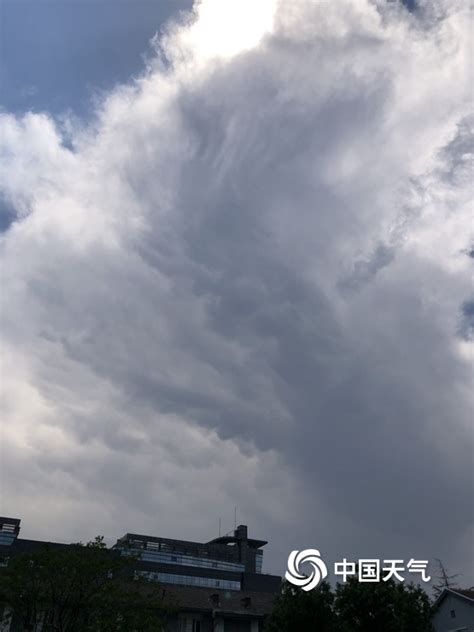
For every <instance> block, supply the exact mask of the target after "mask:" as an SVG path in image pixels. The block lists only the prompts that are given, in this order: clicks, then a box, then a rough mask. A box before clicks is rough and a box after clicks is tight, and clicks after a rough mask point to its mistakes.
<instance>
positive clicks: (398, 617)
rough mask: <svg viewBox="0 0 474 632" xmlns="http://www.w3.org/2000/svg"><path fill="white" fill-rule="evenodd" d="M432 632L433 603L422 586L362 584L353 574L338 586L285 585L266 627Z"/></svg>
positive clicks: (288, 631) (277, 631) (276, 630)
mask: <svg viewBox="0 0 474 632" xmlns="http://www.w3.org/2000/svg"><path fill="white" fill-rule="evenodd" d="M296 630H305V632H306V631H307V632H380V631H381V630H383V631H384V632H431V631H432V626H431V603H430V600H429V598H428V595H427V594H426V593H425V591H424V590H423V589H422V588H420V587H419V586H415V585H413V584H409V585H406V584H402V583H396V582H394V581H393V580H389V581H387V582H378V583H360V582H358V581H357V580H356V579H354V578H351V579H349V580H348V581H347V583H344V584H338V585H337V587H336V589H335V590H332V589H331V587H330V585H329V584H328V583H326V582H323V583H322V584H321V585H320V586H319V587H318V588H317V589H316V590H313V591H310V592H304V591H302V590H301V589H299V588H296V587H294V586H291V585H290V584H288V583H285V584H284V587H283V590H282V593H281V595H280V596H279V597H278V599H277V602H276V605H275V608H274V610H273V612H272V614H271V616H270V617H269V619H268V621H267V624H266V627H265V632H295V631H296Z"/></svg>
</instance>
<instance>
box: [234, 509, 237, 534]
mask: <svg viewBox="0 0 474 632" xmlns="http://www.w3.org/2000/svg"><path fill="white" fill-rule="evenodd" d="M234 529H237V506H235V507H234Z"/></svg>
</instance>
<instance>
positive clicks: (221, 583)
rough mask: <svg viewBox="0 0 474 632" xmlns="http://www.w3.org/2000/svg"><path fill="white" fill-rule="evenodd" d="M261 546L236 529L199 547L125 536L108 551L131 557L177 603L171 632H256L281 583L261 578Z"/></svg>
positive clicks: (262, 542) (139, 570)
mask: <svg viewBox="0 0 474 632" xmlns="http://www.w3.org/2000/svg"><path fill="white" fill-rule="evenodd" d="M265 544H267V542H266V541H265V540H255V539H252V538H249V537H248V533H247V527H246V526H245V525H240V526H238V527H237V528H236V529H235V531H234V532H233V533H232V534H231V535H224V536H222V537H219V538H215V539H213V540H210V541H209V542H205V543H202V542H191V541H186V540H173V539H169V538H160V537H154V536H145V535H137V534H133V533H127V534H126V535H124V536H123V537H122V538H120V539H119V540H118V541H117V543H116V544H115V546H114V547H113V549H114V550H120V552H121V554H122V555H133V556H136V557H137V558H138V559H139V562H138V563H137V569H136V572H137V573H138V574H139V575H140V576H142V577H145V578H146V579H149V580H151V581H158V582H160V583H161V584H163V585H164V586H167V587H168V588H167V590H168V592H169V594H170V596H172V597H173V598H175V599H176V600H177V601H178V602H179V603H180V604H181V606H182V612H180V614H179V615H178V617H177V621H176V622H175V623H176V625H175V626H174V628H173V629H176V630H179V632H208V631H209V632H211V630H212V631H214V632H228V631H229V632H250V631H251V632H257V631H258V630H259V629H260V628H261V627H262V626H261V622H262V621H263V619H264V617H265V615H266V614H268V612H269V611H270V610H271V607H272V603H273V600H274V597H275V594H276V593H277V592H278V590H279V588H280V584H281V578H280V577H277V576H273V575H264V574H262V566H263V551H262V547H263V546H265Z"/></svg>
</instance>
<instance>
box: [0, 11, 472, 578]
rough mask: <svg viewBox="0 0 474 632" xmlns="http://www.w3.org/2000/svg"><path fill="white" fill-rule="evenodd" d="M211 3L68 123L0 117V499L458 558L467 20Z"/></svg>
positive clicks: (279, 554) (279, 540)
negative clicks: (86, 113) (88, 116)
mask: <svg viewBox="0 0 474 632" xmlns="http://www.w3.org/2000/svg"><path fill="white" fill-rule="evenodd" d="M222 6H223V5H222V3H221V2H218V3H216V2H214V1H213V0H212V1H208V2H203V3H201V4H200V5H199V7H198V8H197V9H196V11H195V14H194V17H193V16H188V18H187V19H186V20H185V23H183V24H182V25H181V26H175V27H174V28H170V29H168V31H167V35H166V36H165V37H164V39H162V41H161V47H162V51H161V52H158V53H157V58H156V60H152V61H151V62H150V64H149V68H148V69H147V72H146V73H145V74H144V75H143V76H142V77H141V78H140V79H139V80H137V81H136V82H135V83H133V84H130V85H128V86H122V87H120V88H118V89H117V90H115V91H114V92H113V93H111V94H110V95H109V96H108V97H107V98H106V99H105V100H104V102H103V103H102V104H101V105H100V107H99V109H98V111H97V116H96V119H95V120H94V121H91V122H90V123H89V124H87V125H85V126H84V127H82V128H81V127H79V126H76V125H75V124H73V123H71V124H70V126H69V128H65V127H64V126H61V125H60V124H59V123H55V122H54V121H53V120H52V119H51V118H50V117H48V116H47V115H38V114H28V115H26V116H25V117H23V118H15V117H14V116H12V115H2V116H1V127H2V130H3V131H2V140H1V143H0V147H1V149H0V152H1V153H0V156H1V161H2V165H1V167H2V169H1V173H2V174H3V175H2V176H1V180H0V186H1V189H2V192H3V195H4V197H5V199H6V200H7V201H8V204H9V205H11V206H13V208H14V209H16V211H17V213H18V218H17V221H16V222H15V223H14V224H12V225H11V226H10V228H9V229H8V231H6V232H5V233H4V235H3V238H2V256H3V293H2V307H3V309H2V320H3V332H4V348H5V354H4V356H3V359H4V372H5V375H6V376H7V379H6V380H5V382H4V390H5V395H6V397H5V420H6V423H5V424H4V429H3V432H4V445H5V446H6V447H5V450H4V466H3V469H2V484H3V485H2V487H3V489H2V493H3V497H4V499H3V506H4V509H3V511H5V512H6V513H9V514H18V515H21V517H23V519H24V521H25V528H26V529H28V528H29V531H28V533H29V534H30V535H33V533H34V534H35V535H38V533H40V534H42V535H43V536H44V535H45V534H46V532H48V530H49V529H51V528H52V527H51V526H50V523H51V520H52V517H54V520H55V521H56V522H57V526H55V527H54V529H55V530H56V531H55V534H56V537H60V536H61V537H63V538H68V537H70V534H71V533H73V535H74V537H75V538H77V537H83V538H84V537H87V536H88V535H90V536H91V535H93V533H87V534H85V535H84V531H82V532H81V533H78V530H79V529H80V528H82V529H85V528H86V524H87V523H89V524H90V523H92V524H94V525H97V527H96V528H93V531H96V530H107V532H108V534H113V535H119V533H117V532H114V530H116V529H118V530H119V531H120V530H126V529H129V530H130V531H133V530H135V531H143V530H147V531H154V532H158V531H159V532H160V533H163V534H164V535H166V534H167V533H169V532H170V531H172V532H173V533H176V534H177V535H181V536H182V537H189V536H190V532H189V529H190V528H191V527H190V525H194V526H195V528H196V530H197V531H198V535H199V536H200V537H203V538H205V537H206V535H207V534H208V535H209V536H210V535H212V534H210V533H209V530H210V529H211V528H213V525H214V523H215V524H217V517H218V516H219V515H220V514H221V515H222V514H223V513H224V512H225V511H227V512H228V515H230V516H231V518H232V513H233V510H232V508H233V506H234V504H238V505H239V507H241V508H242V509H241V514H240V515H241V518H242V520H246V521H248V522H249V523H250V526H251V528H252V530H253V531H254V530H257V531H259V532H258V533H257V535H261V536H263V537H265V536H266V535H269V536H270V537H272V539H273V542H274V544H273V546H274V549H273V550H274V552H275V560H277V561H281V560H282V559H283V555H284V554H285V552H287V550H288V549H289V547H290V540H291V541H292V544H294V545H298V544H299V545H302V543H303V540H304V545H305V546H310V545H311V546H313V545H316V544H318V546H320V548H325V549H326V550H329V551H331V552H332V553H334V554H335V555H337V554H338V551H339V553H340V551H341V550H344V551H347V552H348V553H351V548H352V552H353V554H354V556H357V555H358V554H359V550H356V546H362V547H364V548H368V547H369V545H370V544H371V543H373V546H374V547H375V548H377V549H378V550H376V551H369V550H367V551H365V554H381V555H384V554H388V552H386V549H387V548H390V549H391V550H394V551H395V550H396V551H397V554H398V555H408V554H410V555H412V552H415V553H416V555H430V556H438V557H439V556H441V557H449V561H450V562H451V563H452V564H455V565H457V566H458V567H459V568H460V569H461V570H464V569H463V564H465V562H466V561H465V552H464V551H463V550H462V549H461V548H458V546H457V542H458V541H459V538H460V537H461V532H460V530H459V529H458V527H457V525H456V524H455V522H454V521H453V520H452V517H453V515H457V513H458V512H460V511H461V509H462V508H463V509H465V507H466V504H467V503H468V501H467V497H468V495H469V494H468V491H469V480H468V479H469V477H468V476H467V468H462V467H461V468H460V467H459V464H460V463H467V462H468V459H469V453H470V451H469V440H470V438H472V433H471V430H470V425H469V424H470V416H471V413H472V400H471V399H470V398H471V391H470V389H469V380H470V364H469V359H468V356H467V355H466V351H465V348H466V345H468V344H469V343H468V342H466V341H465V340H464V341H461V339H460V337H459V335H458V334H459V322H460V318H461V311H460V310H461V305H462V304H463V302H464V301H465V300H466V299H467V298H468V293H469V290H470V286H469V275H468V265H469V263H470V261H471V260H470V259H469V257H467V256H466V254H465V253H466V248H468V247H469V245H470V243H472V241H470V237H469V235H468V234H467V228H466V227H467V225H468V224H467V222H468V219H469V206H468V195H469V187H470V183H469V173H468V170H467V169H466V166H465V148H466V145H465V142H464V141H463V139H464V138H465V137H466V134H467V129H468V127H467V125H468V124H467V121H468V118H467V115H468V112H469V85H468V81H467V76H468V67H469V40H468V37H469V28H468V26H469V25H468V23H467V22H468V15H467V12H466V11H464V9H463V7H462V5H461V4H459V5H456V4H453V3H446V5H445V4H443V3H442V2H439V3H438V4H437V11H438V13H439V14H441V13H443V16H444V17H443V18H442V19H439V20H433V19H432V16H431V17H430V15H428V13H427V12H428V9H427V8H425V13H423V11H421V10H420V13H419V14H418V15H412V14H410V13H409V12H408V11H406V10H405V9H403V8H402V7H401V6H393V5H387V4H384V3H382V2H377V3H374V2H368V1H367V2H357V3H354V2H345V1H344V2H343V1H342V0H341V1H340V2H337V3H323V2H303V1H302V2H299V3H275V4H273V3H262V9H261V11H262V14H261V15H260V14H259V16H257V17H258V19H255V21H254V22H252V21H251V20H250V18H249V16H248V8H249V7H248V6H247V4H246V3H242V2H238V3H233V2H232V3H230V4H229V5H228V11H223V9H222ZM226 7H227V5H226ZM193 20H194V21H193ZM212 34H213V35H212ZM183 51H184V52H183ZM163 54H164V56H165V57H166V58H167V59H168V60H169V61H171V65H167V64H166V63H164V62H163ZM463 142H464V144H463ZM7 361H8V363H7ZM9 367H11V368H9ZM38 499H40V502H39V500H38ZM301 516H304V517H305V520H302V521H300V520H299V517H301ZM400 516H403V520H402V522H403V521H404V524H403V525H402V526H400ZM295 517H298V520H296V526H295ZM230 521H231V520H230ZM116 523H120V524H119V526H115V524H116ZM387 524H388V525H389V531H390V533H387ZM59 525H60V526H59ZM313 525H314V526H313ZM349 525H350V529H349V528H346V527H347V526H349ZM427 525H428V526H427ZM194 526H193V528H194ZM214 526H215V525H214ZM229 526H230V525H229ZM290 528H291V529H293V530H294V531H293V532H291V529H290ZM34 529H36V531H35V532H34ZM427 529H428V532H429V533H428V535H427V533H426V530H427ZM463 529H464V526H463ZM458 536H459V537H458ZM38 537H39V536H38ZM71 537H72V536H71ZM292 538H294V539H293V540H292ZM298 538H299V539H300V542H298V541H295V540H297V539H298ZM311 538H316V539H317V541H312V540H311ZM445 542H448V545H446V544H445ZM384 547H385V550H382V549H384ZM463 556H464V559H463ZM277 561H275V562H274V567H273V568H274V570H276V568H277Z"/></svg>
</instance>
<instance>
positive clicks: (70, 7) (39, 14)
mask: <svg viewBox="0 0 474 632" xmlns="http://www.w3.org/2000/svg"><path fill="white" fill-rule="evenodd" d="M191 5H192V2H190V0H2V2H1V4H0V12H1V29H2V32H1V44H0V46H1V54H0V64H1V65H0V86H1V91H0V103H1V106H2V107H3V108H5V109H6V110H8V111H14V112H22V111H26V110H29V109H33V110H36V111H38V110H47V111H48V112H51V113H53V114H59V113H61V112H63V111H65V110H72V111H73V112H74V113H75V114H77V115H80V116H84V115H86V114H87V112H88V111H89V110H90V104H91V97H92V96H93V94H94V92H95V91H97V90H98V91H105V90H110V89H111V88H112V87H113V86H114V85H115V84H116V83H118V82H120V83H122V82H125V81H127V80H128V79H129V78H130V77H131V76H133V75H135V74H136V73H139V72H140V71H141V70H142V68H143V55H144V54H146V53H147V52H148V53H149V52H150V50H149V48H148V45H147V43H148V42H149V40H150V38H152V37H153V36H154V35H155V33H156V32H157V31H158V30H159V28H160V25H161V24H163V23H164V22H165V21H166V20H167V19H168V18H169V17H170V16H173V15H176V14H177V13H179V11H180V10H181V9H186V8H189V7H190V6H191Z"/></svg>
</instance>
